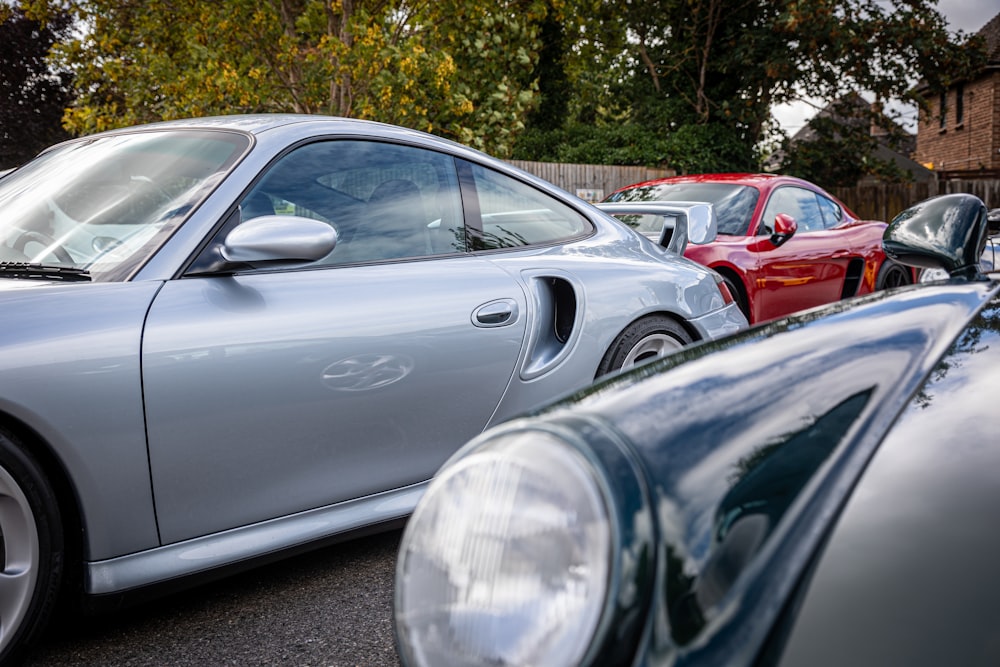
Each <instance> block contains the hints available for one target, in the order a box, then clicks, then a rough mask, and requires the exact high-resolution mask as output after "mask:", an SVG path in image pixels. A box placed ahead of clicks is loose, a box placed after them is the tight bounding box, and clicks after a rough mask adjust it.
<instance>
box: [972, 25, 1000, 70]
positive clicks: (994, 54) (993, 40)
mask: <svg viewBox="0 0 1000 667" xmlns="http://www.w3.org/2000/svg"><path fill="white" fill-rule="evenodd" d="M976 34H977V35H981V36H982V38H983V40H984V41H985V42H986V62H987V66H989V65H993V66H997V65H1000V12H998V13H997V15H996V16H994V17H993V18H991V19H990V20H989V22H988V23H987V24H986V25H984V26H983V27H982V28H980V29H979V32H977V33H976Z"/></svg>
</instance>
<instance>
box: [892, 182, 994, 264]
mask: <svg viewBox="0 0 1000 667" xmlns="http://www.w3.org/2000/svg"><path fill="white" fill-rule="evenodd" d="M988 235H989V224H988V221H987V213H986V205H985V204H983V201H982V200H981V199H979V198H978V197H975V196H973V195H967V194H952V195H941V196H939V197H932V198H930V199H926V200H924V201H922V202H920V203H919V204H916V205H914V206H911V207H910V208H908V209H906V210H905V211H903V212H902V213H900V214H899V215H897V216H896V217H895V218H893V220H892V222H890V223H889V226H888V227H886V228H885V232H884V233H883V235H882V249H883V250H884V251H885V254H886V255H888V256H889V257H891V258H892V259H894V260H896V261H897V262H899V263H900V264H906V265H907V266H916V267H920V268H924V269H943V270H944V271H946V272H947V273H948V275H949V276H951V277H953V278H956V277H957V278H966V279H975V278H978V277H980V276H981V275H982V274H981V273H980V270H979V263H980V260H981V258H982V254H983V250H984V249H985V248H986V242H987V240H988Z"/></svg>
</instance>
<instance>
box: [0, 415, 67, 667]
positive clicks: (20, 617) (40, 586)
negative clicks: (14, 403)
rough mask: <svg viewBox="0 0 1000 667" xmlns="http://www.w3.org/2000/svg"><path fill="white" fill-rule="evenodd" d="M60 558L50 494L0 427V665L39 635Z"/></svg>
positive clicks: (57, 581)
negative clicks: (1, 582) (1, 581)
mask: <svg viewBox="0 0 1000 667" xmlns="http://www.w3.org/2000/svg"><path fill="white" fill-rule="evenodd" d="M63 561H64V542H63V533H62V521H61V518H60V515H59V505H58V503H57V502H56V497H55V494H54V493H53V492H52V488H51V487H50V486H49V484H48V483H47V482H46V481H45V476H44V475H43V474H42V470H41V467H40V466H39V465H38V463H37V462H36V461H35V459H34V458H32V457H31V455H30V454H28V452H27V450H26V449H25V448H24V446H23V444H22V443H21V442H20V441H19V440H18V439H17V438H16V437H15V436H14V435H13V434H11V433H9V432H7V431H5V430H3V429H0V580H5V581H4V583H3V585H2V587H0V664H4V665H6V664H8V663H11V664H12V663H14V662H16V661H17V660H18V659H20V658H21V657H23V655H22V654H23V652H24V650H25V649H27V648H28V647H29V646H31V645H32V644H33V643H34V642H36V641H37V640H38V639H39V637H40V636H41V634H42V631H43V630H44V628H45V625H46V623H47V622H48V619H49V617H50V616H51V614H52V611H53V609H54V607H55V605H56V600H57V598H58V597H59V587H60V585H61V582H62V577H63Z"/></svg>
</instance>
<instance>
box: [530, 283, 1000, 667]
mask: <svg viewBox="0 0 1000 667" xmlns="http://www.w3.org/2000/svg"><path fill="white" fill-rule="evenodd" d="M998 289H1000V283H997V282H992V281H985V280H984V281H970V282H965V283H949V284H945V285H935V286H917V287H913V288H909V289H903V290H897V291H893V292H879V293H876V294H873V295H869V296H866V297H862V298H858V299H852V300H848V301H844V302H839V303H837V304H834V305H832V306H828V307H824V308H818V309H814V310H810V311H805V312H803V313H800V314H796V315H794V316H791V317H788V318H784V319H781V320H776V321H773V322H770V323H768V324H765V325H760V326H757V327H753V328H751V329H748V330H747V331H745V332H741V333H739V334H736V335H734V336H730V337H728V338H724V339H721V340H718V341H711V342H707V343H704V344H699V345H695V346H693V347H691V348H688V349H685V350H681V351H679V352H677V353H675V354H673V355H671V356H669V357H666V358H664V359H661V360H658V361H654V362H651V363H649V364H646V365H643V366H639V367H637V368H635V369H633V370H631V371H627V372H624V373H621V374H618V375H615V376H611V377H609V378H607V379H605V380H602V381H598V382H597V383H596V384H594V385H592V386H591V387H588V388H587V389H585V390H582V391H580V392H577V393H576V394H575V395H573V396H572V397H570V399H569V400H566V401H560V402H558V403H556V404H554V405H551V406H549V407H548V408H546V409H543V410H541V411H539V413H538V414H540V415H541V416H543V417H547V418H550V419H554V420H561V419H565V418H568V417H573V418H576V419H579V418H583V419H587V420H591V421H594V422H599V423H600V424H601V425H602V426H601V428H603V429H610V430H612V431H614V432H616V433H617V434H619V436H620V438H621V441H622V443H623V445H624V446H626V447H627V448H628V449H631V450H632V452H633V454H634V455H635V456H636V458H637V460H639V461H640V462H641V467H642V469H643V470H644V471H645V476H646V478H647V479H646V480H645V482H646V484H647V485H648V488H649V490H650V493H649V503H650V507H651V509H652V512H653V514H654V516H655V523H656V526H657V532H658V540H657V541H658V548H657V552H658V555H657V560H658V562H659V563H660V565H659V567H658V568H657V571H658V573H659V574H658V575H657V576H658V577H660V578H661V579H662V580H661V581H658V582H657V583H656V584H655V585H654V586H653V590H654V591H656V596H657V599H656V601H655V604H656V605H657V606H658V607H659V608H660V610H661V611H662V612H663V614H664V617H666V616H669V617H670V622H669V623H666V624H658V625H657V628H656V629H655V631H654V634H659V636H658V637H655V638H652V639H651V640H650V646H651V647H657V648H656V649H655V650H656V651H662V652H663V655H660V656H659V658H658V659H663V660H666V659H667V657H669V654H670V653H672V652H677V651H680V652H681V653H683V652H684V651H685V650H686V649H685V647H688V646H693V645H695V644H698V645H703V646H704V645H708V644H711V645H712V646H713V647H715V648H713V649H712V650H716V649H718V650H719V651H721V652H722V653H720V655H719V656H717V657H719V662H726V659H725V657H726V655H727V654H726V651H730V650H735V649H736V647H735V646H733V645H728V644H727V640H726V639H725V637H729V638H732V637H735V636H738V635H740V634H745V633H754V632H756V629H757V628H762V627H764V626H765V625H767V623H768V622H769V621H767V620H765V619H767V618H772V619H773V614H775V613H776V610H775V609H772V608H769V607H767V605H768V600H775V599H783V598H784V596H785V595H786V594H787V590H780V587H781V586H786V585H788V581H789V580H790V578H788V577H784V578H782V577H781V576H778V574H776V573H782V572H789V571H798V570H801V568H802V567H804V565H803V563H804V562H806V561H807V559H808V557H809V554H811V552H812V549H814V548H816V545H817V540H818V539H820V537H821V536H820V535H819V534H818V533H817V531H816V530H814V529H812V528H811V527H812V526H816V525H819V524H821V523H822V521H821V520H819V519H818V518H817V517H819V516H829V515H830V514H831V513H834V512H836V511H837V509H838V507H839V503H840V502H841V501H842V499H843V497H844V494H845V493H846V490H847V489H849V488H850V487H851V486H852V485H853V483H854V482H855V480H856V479H857V477H858V475H860V472H861V471H862V470H863V469H864V466H865V465H866V464H867V461H868V460H869V459H870V457H871V456H872V455H873V454H874V451H875V449H876V448H877V446H878V443H879V442H880V441H881V438H882V435H883V434H884V433H885V432H886V431H887V430H888V428H889V427H890V426H891V424H892V423H893V421H894V420H895V418H896V416H897V415H898V414H899V412H900V411H901V410H902V409H903V408H904V407H905V406H906V405H907V404H908V402H909V401H910V400H913V397H914V396H918V398H919V394H918V392H919V390H920V387H921V386H922V385H923V383H924V381H925V380H926V378H927V377H928V376H929V375H930V374H931V371H932V369H934V368H935V366H936V364H937V363H938V360H939V359H941V358H942V357H943V355H944V354H945V352H946V351H947V350H948V348H949V347H950V346H951V345H952V344H953V343H954V342H955V341H956V339H958V338H959V336H960V335H961V334H962V332H963V331H964V329H965V326H966V324H967V323H968V322H969V321H970V319H971V318H972V317H973V316H974V315H975V314H976V313H977V312H978V311H979V310H980V309H981V307H982V306H983V304H985V303H986V302H987V300H988V299H989V298H990V297H991V296H993V295H994V294H995V293H996V291H997V290H998ZM667 371H669V372H667ZM776 488H777V489H779V491H778V492H775V489H776ZM754 516H756V517H757V520H756V521H749V522H744V523H742V524H741V523H740V522H741V520H742V518H744V517H747V518H752V517H754ZM737 525H741V526H742V530H743V534H742V535H741V536H740V540H739V541H738V543H737V545H736V546H735V547H733V543H732V540H727V539H726V538H727V533H728V532H729V530H730V528H731V527H733V526H737ZM748 527H750V529H749V530H747V528H748ZM736 532H737V531H736V530H735V529H733V530H732V533H733V534H735V533H736ZM778 534H781V535H784V536H785V537H784V538H782V539H778V538H772V535H778ZM789 535H791V536H789ZM734 548H735V552H736V553H737V554H738V555H737V556H736V557H735V560H734V558H731V557H732V556H733V549H734ZM727 549H729V551H728V552H727ZM720 553H722V554H724V555H725V556H726V557H728V560H725V559H723V560H724V562H725V565H724V566H723V567H722V569H721V570H720V567H719V565H720V558H719V554H720ZM734 562H737V563H739V565H737V566H734V565H733V563H734ZM720 572H721V573H720ZM744 572H746V573H747V574H746V576H743V573H744ZM791 579H794V578H791ZM720 618H725V619H726V620H725V621H724V622H709V621H710V620H711V619H716V620H717V621H718V619H720ZM709 637H714V639H712V640H711V641H709ZM719 637H722V639H721V640H719V639H718V638H719ZM653 662H657V660H653ZM709 662H711V661H709Z"/></svg>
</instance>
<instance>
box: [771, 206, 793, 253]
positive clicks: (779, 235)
mask: <svg viewBox="0 0 1000 667" xmlns="http://www.w3.org/2000/svg"><path fill="white" fill-rule="evenodd" d="M798 228H799V225H798V223H796V222H795V218H793V217H792V216H790V215H788V214H787V213H779V214H778V215H776V216H774V233H773V234H771V243H773V244H774V245H775V246H779V245H781V244H782V243H784V242H785V241H787V240H788V239H790V238H792V235H793V234H795V232H796V230H798Z"/></svg>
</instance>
